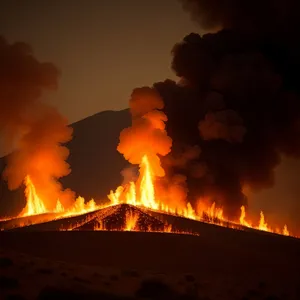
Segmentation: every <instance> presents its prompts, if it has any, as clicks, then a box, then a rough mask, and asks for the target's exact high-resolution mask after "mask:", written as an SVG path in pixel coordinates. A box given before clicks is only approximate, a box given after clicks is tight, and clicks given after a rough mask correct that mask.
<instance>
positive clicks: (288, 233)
mask: <svg viewBox="0 0 300 300" xmlns="http://www.w3.org/2000/svg"><path fill="white" fill-rule="evenodd" d="M282 233H283V235H290V232H289V231H288V228H287V226H286V224H285V225H284V226H283V231H282Z"/></svg>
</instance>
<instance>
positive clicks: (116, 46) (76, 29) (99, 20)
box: [0, 0, 197, 122]
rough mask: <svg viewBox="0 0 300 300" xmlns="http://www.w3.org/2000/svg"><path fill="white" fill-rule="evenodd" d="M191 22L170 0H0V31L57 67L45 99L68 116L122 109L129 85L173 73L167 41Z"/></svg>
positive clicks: (187, 29)
mask: <svg viewBox="0 0 300 300" xmlns="http://www.w3.org/2000/svg"><path fill="white" fill-rule="evenodd" d="M195 30H197V26H196V25H195V24H193V23H192V22H191V21H190V18H189V16H188V14H186V13H184V11H183V10H182V9H181V6H180V4H179V3H178V1H176V0H164V1H161V0H154V1H153V0H152V1H148V0H143V1H139V0H126V1H124V0H114V1H111V0H100V1H99V0H88V1H85V0H75V1H74V0H63V1H59V0H54V1H53V0H44V1H38V0H28V1H16V0H8V1H1V3H0V33H1V34H3V35H4V36H5V37H6V38H7V39H8V40H9V41H11V42H12V41H17V40H19V41H25V42H28V43H29V44H30V45H32V47H33V49H34V52H35V54H36V56H37V57H38V58H39V59H41V60H43V61H44V60H47V61H51V62H53V63H55V64H56V65H57V66H58V67H59V68H60V70H61V72H62V75H61V80H60V87H59V90H58V92H57V93H56V94H55V95H52V96H51V102H52V103H53V104H54V105H56V106H57V107H58V108H59V109H60V110H61V112H62V113H63V114H65V115H66V116H67V117H68V118H69V120H70V122H73V121H76V120H79V119H82V118H85V117H87V116H89V115H91V114H94V113H96V112H99V111H102V110H107V109H112V110H119V109H123V108H125V107H127V103H128V98H129V95H130V93H131V90H132V89H133V88H134V87H136V86H141V85H151V84H152V83H153V82H154V81H158V80H163V79H165V78H167V77H171V78H172V77H173V78H174V75H173V74H172V71H171V70H170V61H171V55H170V51H171V49H172V46H173V45H174V44H175V43H176V42H177V41H179V40H180V39H181V38H182V37H183V36H184V35H185V34H186V33H187V32H191V31H195Z"/></svg>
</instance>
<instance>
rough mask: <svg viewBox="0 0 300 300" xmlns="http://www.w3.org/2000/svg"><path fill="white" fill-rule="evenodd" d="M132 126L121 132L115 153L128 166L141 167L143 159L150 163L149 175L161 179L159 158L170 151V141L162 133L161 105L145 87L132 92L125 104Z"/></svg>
mask: <svg viewBox="0 0 300 300" xmlns="http://www.w3.org/2000/svg"><path fill="white" fill-rule="evenodd" d="M129 106H130V112H131V115H132V125H131V127H129V128H125V129H124V130H122V132H121V134H120V143H119V145H118V148H117V150H118V151H119V152H120V153H122V154H123V155H124V157H125V159H126V160H128V161H129V162H130V163H131V164H141V162H142V158H143V156H144V155H147V157H148V159H149V160H150V161H151V167H152V172H153V175H155V176H158V177H163V176H164V175H165V172H164V169H163V168H162V167H161V164H160V158H159V156H158V155H160V156H165V155H167V154H168V153H169V152H170V151H171V146H172V140H171V138H170V137H168V135H167V132H166V130H165V122H166V121H167V116H166V115H165V114H164V113H163V112H162V111H161V110H160V109H162V108H163V107H164V103H163V101H162V99H161V97H160V96H159V94H158V93H157V92H156V90H154V89H152V88H149V87H142V88H137V89H135V90H133V92H132V94H131V98H130V101H129Z"/></svg>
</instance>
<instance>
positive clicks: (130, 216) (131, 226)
mask: <svg viewBox="0 0 300 300" xmlns="http://www.w3.org/2000/svg"><path fill="white" fill-rule="evenodd" d="M138 219H139V215H138V214H134V213H133V212H131V211H130V212H126V218H125V229H124V230H125V231H132V230H135V229H137V228H136V227H137V221H138Z"/></svg>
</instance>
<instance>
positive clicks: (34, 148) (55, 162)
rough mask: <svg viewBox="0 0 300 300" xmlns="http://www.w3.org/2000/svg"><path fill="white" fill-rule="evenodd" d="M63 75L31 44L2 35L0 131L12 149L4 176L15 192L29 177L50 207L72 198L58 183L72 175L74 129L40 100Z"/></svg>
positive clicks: (0, 40) (0, 41) (0, 44)
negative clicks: (38, 55)
mask: <svg viewBox="0 0 300 300" xmlns="http://www.w3.org/2000/svg"><path fill="white" fill-rule="evenodd" d="M58 76H59V71H58V70H57V68H56V67H55V66H54V65H52V64H51V63H41V62H39V61H38V60H37V59H36V58H35V57H34V56H33V51H32V49H31V48H30V46H28V45H27V44H25V43H14V44H9V43H8V42H7V41H6V40H5V39H4V38H2V37H0V132H1V135H2V137H3V140H4V145H5V147H6V148H7V149H13V152H12V153H11V154H10V155H8V160H7V166H6V168H5V170H4V172H3V176H4V178H5V179H6V180H7V181H8V187H9V188H10V189H11V190H14V189H17V188H18V187H20V186H21V185H22V184H23V182H24V179H25V177H26V176H27V175H29V176H30V179H31V181H32V182H33V184H34V185H35V187H36V191H37V194H38V195H39V197H40V198H41V199H43V201H44V202H45V203H44V204H45V205H46V208H48V209H53V208H54V207H55V205H56V201H57V199H60V201H61V202H62V203H63V204H65V205H66V204H67V203H68V202H69V201H70V199H71V198H72V197H73V195H72V192H71V191H68V190H66V191H63V190H62V187H61V185H60V183H59V182H58V179H59V178H60V177H62V176H66V175H68V174H69V173H70V169H69V165H68V164H67V163H66V159H67V157H68V155H69V152H68V149H67V148H66V147H64V146H63V145H62V144H63V143H66V142H67V141H69V140H70V139H71V137H72V129H71V128H70V127H68V124H67V120H66V119H65V118H64V117H63V116H61V115H60V113H59V112H58V111H57V110H56V109H55V108H53V107H50V106H47V105H46V104H43V103H42V102H41V101H40V99H41V96H42V95H43V92H45V91H51V90H54V89H56V87H57V79H58Z"/></svg>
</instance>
